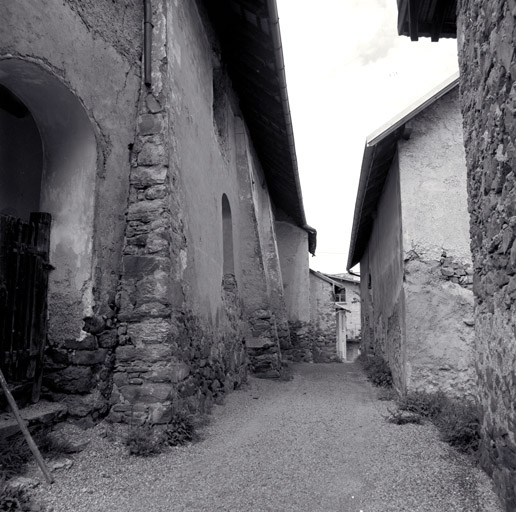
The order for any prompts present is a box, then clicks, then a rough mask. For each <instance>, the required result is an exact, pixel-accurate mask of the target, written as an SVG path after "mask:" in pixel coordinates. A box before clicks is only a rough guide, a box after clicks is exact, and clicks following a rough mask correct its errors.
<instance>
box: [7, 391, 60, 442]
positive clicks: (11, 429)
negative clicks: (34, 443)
mask: <svg viewBox="0 0 516 512" xmlns="http://www.w3.org/2000/svg"><path fill="white" fill-rule="evenodd" d="M67 413H68V409H67V407H66V405H63V404H60V403H57V402H46V401H44V400H41V401H40V402H38V403H37V404H31V405H28V406H26V407H24V408H23V409H20V415H21V417H22V418H23V419H24V420H25V424H26V425H27V428H28V429H29V430H33V429H34V428H36V427H40V426H49V427H50V426H52V425H54V424H56V423H59V422H61V421H64V419H65V418H66V415H67ZM20 432H21V431H20V426H19V425H18V422H17V421H16V418H15V417H14V414H13V413H12V412H2V413H0V442H3V441H6V440H7V439H9V438H10V437H12V436H13V435H15V434H18V433H20Z"/></svg>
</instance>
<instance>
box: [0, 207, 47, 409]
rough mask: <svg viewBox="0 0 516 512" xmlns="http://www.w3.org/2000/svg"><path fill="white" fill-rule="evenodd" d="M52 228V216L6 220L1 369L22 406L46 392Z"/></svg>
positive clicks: (0, 241) (0, 223) (0, 283)
mask: <svg viewBox="0 0 516 512" xmlns="http://www.w3.org/2000/svg"><path fill="white" fill-rule="evenodd" d="M50 224H51V216H50V214H48V213H31V215H30V220H29V222H26V221H23V220H21V219H16V218H14V217H10V216H6V215H0V368H1V369H2V372H3V373H4V376H5V378H6V380H7V382H8V384H9V388H10V389H11V392H12V393H13V395H14V396H15V398H16V400H17V401H18V402H19V403H21V404H25V403H29V402H33V403H34V402H37V401H38V399H39V395H40V391H41V378H42V373H43V352H44V350H45V343H46V337H47V336H46V335H47V288H48V273H49V271H50V269H51V268H52V267H51V266H50V264H49V246H50ZM0 394H1V393H0ZM4 401H5V397H3V396H0V407H2V406H4Z"/></svg>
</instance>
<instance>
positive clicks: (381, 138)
mask: <svg viewBox="0 0 516 512" xmlns="http://www.w3.org/2000/svg"><path fill="white" fill-rule="evenodd" d="M458 83H459V75H458V73H455V74H454V75H452V76H451V77H450V78H448V79H447V80H445V81H444V82H443V83H442V84H440V85H438V86H437V87H436V88H435V89H432V90H431V91H430V92H429V93H428V94H427V95H425V96H423V97H422V98H421V99H420V100H419V101H417V102H416V103H414V104H413V105H411V106H410V107H408V108H407V109H405V110H403V111H402V112H400V114H398V115H397V116H396V117H395V118H393V119H392V120H391V121H389V122H388V123H387V124H385V125H384V126H382V127H381V128H380V129H378V130H376V131H375V132H373V133H372V134H371V135H369V137H367V139H366V145H365V148H364V156H363V158H362V168H361V171H360V181H359V184H358V192H357V199H356V202H355V214H354V217H353V228H352V231H351V242H350V246H349V256H348V265H347V269H348V270H349V269H350V268H353V267H354V266H355V265H356V264H357V263H360V260H361V259H362V256H363V254H364V252H365V250H366V247H367V244H368V242H369V237H370V235H371V231H372V229H373V224H374V217H375V212H376V209H377V204H378V201H379V199H380V197H381V195H382V191H383V187H384V185H385V181H386V179H387V175H388V173H389V170H390V168H391V164H392V160H393V158H394V156H395V154H396V151H397V149H398V140H399V139H400V137H402V135H403V131H404V128H405V124H406V123H407V122H408V121H409V120H410V119H412V118H413V117H415V116H416V115H417V114H419V113H420V112H422V111H423V110H425V109H426V108H427V107H429V106H430V105H432V104H433V103H435V102H436V101H437V100H438V99H439V98H441V97H442V96H444V95H445V94H446V93H448V92H449V91H451V90H452V89H454V88H455V87H457V85H458Z"/></svg>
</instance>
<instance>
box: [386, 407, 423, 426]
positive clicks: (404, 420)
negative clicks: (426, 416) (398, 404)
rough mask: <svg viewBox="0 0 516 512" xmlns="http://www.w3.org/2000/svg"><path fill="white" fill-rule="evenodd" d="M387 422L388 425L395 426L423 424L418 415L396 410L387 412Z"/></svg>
mask: <svg viewBox="0 0 516 512" xmlns="http://www.w3.org/2000/svg"><path fill="white" fill-rule="evenodd" d="M387 421H388V422H389V423H394V424H395V425H407V424H408V423H414V424H416V425H421V423H423V418H422V417H421V416H420V415H419V414H413V413H405V412H403V411H400V410H399V409H398V410H394V411H391V410H389V417H388V418H387Z"/></svg>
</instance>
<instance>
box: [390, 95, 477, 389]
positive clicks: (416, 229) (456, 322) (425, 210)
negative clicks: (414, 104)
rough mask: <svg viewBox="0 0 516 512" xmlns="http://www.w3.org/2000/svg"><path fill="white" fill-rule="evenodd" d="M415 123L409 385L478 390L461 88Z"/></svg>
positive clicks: (402, 158) (408, 244)
mask: <svg viewBox="0 0 516 512" xmlns="http://www.w3.org/2000/svg"><path fill="white" fill-rule="evenodd" d="M409 127H410V130H411V132H410V138H408V140H403V139H401V140H400V141H399V143H398V155H399V156H398V160H399V174H400V196H401V211H402V229H403V259H404V261H405V282H404V289H405V298H406V303H405V304H406V339H407V386H408V387H409V388H410V389H425V390H426V391H435V390H437V389H442V390H444V391H446V392H447V393H449V394H452V395H457V396H460V397H464V396H468V395H469V396H471V393H472V392H473V389H474V385H475V372H474V358H473V348H474V347H473V344H474V341H473V336H474V329H473V322H472V319H473V293H472V291H471V286H470V285H469V283H470V282H471V281H470V280H468V279H467V278H468V276H469V277H470V276H471V273H472V267H471V255H470V250H469V215H468V211H467V187H466V165H465V157H464V147H463V140H462V116H461V113H460V106H459V91H458V88H455V89H453V90H452V91H450V92H448V93H447V94H446V95H445V96H443V97H442V98H440V99H438V100H437V101H435V102H434V103H433V104H432V105H430V106H429V107H427V108H426V109H425V110H424V111H423V112H421V113H419V114H418V115H417V116H416V117H415V118H413V119H412V120H411V121H410V122H409ZM448 274H451V275H448ZM460 274H462V275H460Z"/></svg>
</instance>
